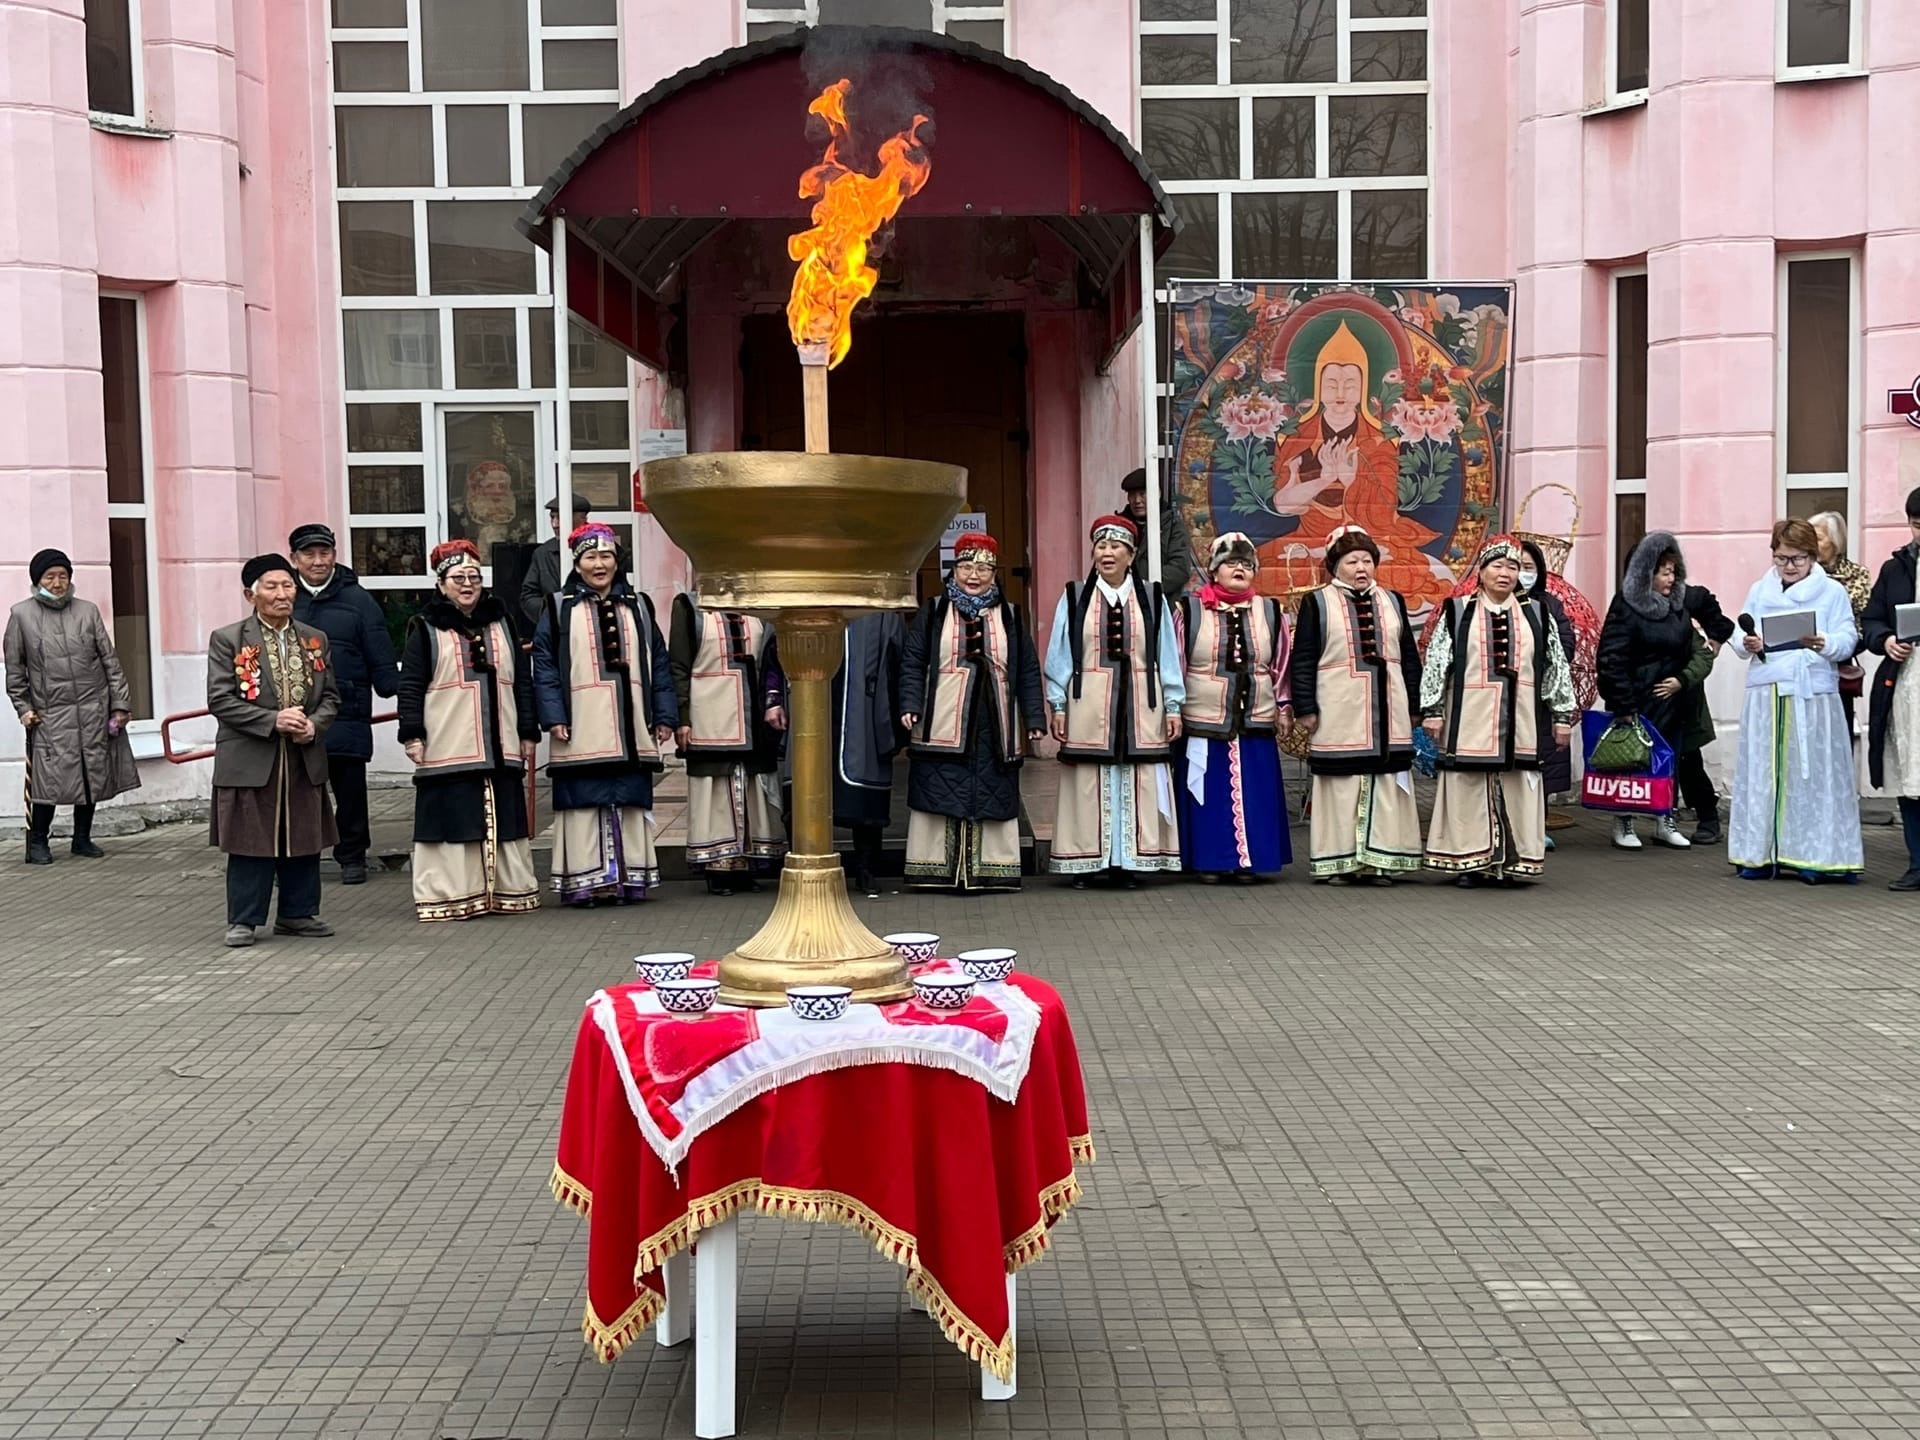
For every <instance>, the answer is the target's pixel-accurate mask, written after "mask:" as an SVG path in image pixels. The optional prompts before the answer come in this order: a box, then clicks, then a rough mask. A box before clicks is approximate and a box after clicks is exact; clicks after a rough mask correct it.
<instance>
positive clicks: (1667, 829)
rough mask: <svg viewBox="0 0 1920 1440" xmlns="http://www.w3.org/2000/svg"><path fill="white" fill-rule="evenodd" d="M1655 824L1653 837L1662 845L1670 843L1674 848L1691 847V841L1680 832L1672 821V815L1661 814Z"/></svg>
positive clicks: (1687, 848)
mask: <svg viewBox="0 0 1920 1440" xmlns="http://www.w3.org/2000/svg"><path fill="white" fill-rule="evenodd" d="M1655 824H1656V826H1657V828H1656V829H1655V830H1654V832H1653V838H1654V839H1656V840H1658V841H1659V842H1660V843H1661V844H1662V845H1671V846H1672V847H1673V848H1674V849H1676V850H1691V849H1692V848H1693V842H1692V841H1691V840H1689V839H1687V837H1686V836H1684V835H1682V834H1681V833H1680V830H1679V828H1678V827H1677V826H1676V825H1675V824H1674V823H1673V817H1672V816H1671V815H1662V816H1661V817H1660V819H1659V820H1658V821H1656V822H1655Z"/></svg>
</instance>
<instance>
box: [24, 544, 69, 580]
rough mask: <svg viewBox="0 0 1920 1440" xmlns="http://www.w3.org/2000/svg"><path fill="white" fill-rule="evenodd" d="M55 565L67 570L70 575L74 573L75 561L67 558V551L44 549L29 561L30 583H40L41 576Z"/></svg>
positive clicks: (28, 577) (28, 574)
mask: <svg viewBox="0 0 1920 1440" xmlns="http://www.w3.org/2000/svg"><path fill="white" fill-rule="evenodd" d="M55 566H58V567H60V568H61V569H63V570H65V571H66V572H67V574H68V575H72V574H73V561H71V560H69V559H68V558H67V552H66V551H64V550H42V551H41V552H40V553H39V554H37V555H35V556H34V557H33V559H31V560H29V561H28V562H27V581H28V583H29V584H32V585H38V584H39V583H40V577H41V576H42V575H44V574H46V573H47V571H49V570H51V569H53V568H54V567H55Z"/></svg>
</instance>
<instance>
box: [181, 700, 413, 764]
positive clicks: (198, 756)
mask: <svg viewBox="0 0 1920 1440" xmlns="http://www.w3.org/2000/svg"><path fill="white" fill-rule="evenodd" d="M212 714H213V712H212V711H211V710H182V711H181V712H180V713H179V714H177V715H169V716H167V718H166V719H164V720H162V721H161V722H160V753H161V754H162V755H164V756H165V757H166V761H167V763H168V764H169V765H186V764H189V763H191V762H192V761H195V760H211V759H212V758H213V747H212V746H208V747H207V748H206V749H204V750H175V749H174V748H173V726H174V724H175V723H176V722H184V721H188V720H205V719H208V718H209V717H210V716H212ZM399 718H400V716H399V713H398V712H397V711H392V710H389V711H388V712H387V713H386V714H385V715H375V716H374V717H373V718H372V719H371V720H370V721H369V722H368V723H369V724H373V725H384V724H386V723H387V721H389V720H398V719H399Z"/></svg>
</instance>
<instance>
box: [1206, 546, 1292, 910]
mask: <svg viewBox="0 0 1920 1440" xmlns="http://www.w3.org/2000/svg"><path fill="white" fill-rule="evenodd" d="M1259 568H1260V562H1259V560H1258V558H1257V557H1256V556H1255V554H1254V549H1253V541H1252V540H1250V539H1248V538H1247V537H1246V536H1245V535H1243V534H1241V533H1240V532H1239V531H1237V530H1235V531H1229V532H1227V533H1226V534H1224V535H1221V536H1219V537H1218V538H1217V539H1215V540H1214V542H1213V545H1212V548H1211V549H1210V550H1209V552H1208V555H1207V576H1208V578H1207V581H1206V583H1204V584H1203V585H1201V586H1200V588H1199V589H1198V590H1197V591H1196V592H1195V593H1194V594H1192V595H1188V596H1185V597H1183V598H1182V599H1181V600H1180V601H1179V602H1177V603H1178V604H1179V605H1180V607H1181V614H1182V616H1183V618H1184V620H1185V628H1186V655H1185V657H1184V658H1185V661H1186V687H1187V698H1186V701H1185V703H1184V704H1183V705H1182V706H1181V709H1180V723H1181V728H1182V730H1183V732H1184V739H1183V741H1182V749H1181V752H1180V756H1179V760H1180V763H1179V766H1178V771H1179V774H1178V779H1179V781H1180V785H1179V795H1180V844H1181V852H1182V854H1183V856H1184V858H1185V861H1186V865H1187V868H1188V869H1189V870H1191V871H1193V872H1194V873H1195V874H1196V875H1198V876H1199V877H1200V879H1201V880H1202V881H1203V882H1205V883H1207V884H1210V885H1217V884H1218V883H1219V882H1220V880H1221V878H1222V877H1223V876H1229V875H1230V876H1232V877H1233V879H1235V880H1236V881H1238V882H1240V883H1241V884H1251V883H1253V882H1254V881H1255V880H1256V879H1257V878H1258V877H1260V876H1262V875H1277V874H1279V873H1280V870H1281V867H1283V866H1284V865H1285V864H1286V863H1287V862H1288V861H1289V860H1291V859H1292V858H1293V845H1292V841H1291V838H1290V837H1289V836H1288V834H1287V792H1286V787H1285V785H1284V784H1283V783H1282V781H1281V778H1280V746H1279V743H1278V741H1277V740H1276V738H1275V736H1276V734H1277V732H1278V729H1279V726H1280V725H1281V724H1283V723H1285V712H1286V711H1287V710H1288V707H1289V705H1290V703H1291V702H1290V697H1288V696H1287V694H1286V692H1285V691H1284V690H1283V689H1282V687H1281V684H1280V677H1281V676H1282V675H1284V674H1285V673H1286V668H1287V627H1286V621H1285V620H1284V619H1283V618H1282V617H1281V613H1280V602H1279V601H1277V600H1274V599H1271V598H1269V597H1266V596H1260V595H1255V594H1254V593H1253V580H1254V575H1255V574H1256V572H1258V570H1259Z"/></svg>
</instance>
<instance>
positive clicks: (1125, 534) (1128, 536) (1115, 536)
mask: <svg viewBox="0 0 1920 1440" xmlns="http://www.w3.org/2000/svg"><path fill="white" fill-rule="evenodd" d="M1087 539H1088V541H1089V542H1091V543H1092V544H1095V545H1098V544H1099V543H1100V542H1101V541H1102V540H1118V541H1119V542H1120V543H1121V544H1122V545H1124V546H1126V547H1127V548H1128V549H1129V550H1138V549H1139V548H1140V527H1139V526H1138V525H1135V524H1134V523H1133V521H1131V520H1129V519H1128V518H1127V517H1126V516H1124V515H1102V516H1101V517H1100V518H1099V519H1098V520H1096V521H1094V522H1093V528H1092V529H1091V530H1089V531H1087Z"/></svg>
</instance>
